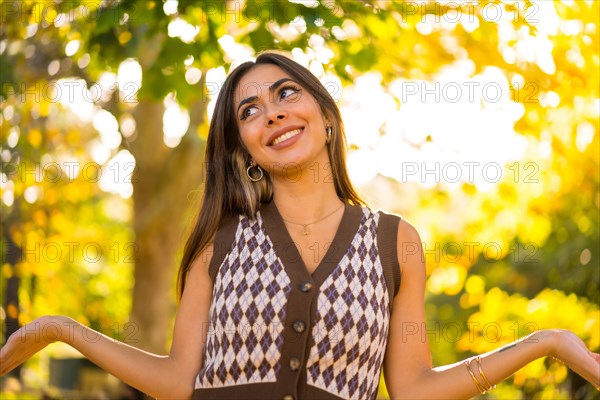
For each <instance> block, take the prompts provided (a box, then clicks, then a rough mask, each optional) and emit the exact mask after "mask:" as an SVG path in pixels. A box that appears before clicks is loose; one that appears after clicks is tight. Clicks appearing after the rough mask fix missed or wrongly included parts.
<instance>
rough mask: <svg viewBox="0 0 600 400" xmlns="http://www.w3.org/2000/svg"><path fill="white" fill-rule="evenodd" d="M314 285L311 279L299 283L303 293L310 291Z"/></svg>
mask: <svg viewBox="0 0 600 400" xmlns="http://www.w3.org/2000/svg"><path fill="white" fill-rule="evenodd" d="M312 287H313V285H312V283H310V282H309V281H304V282H302V283H301V284H300V285H299V289H300V291H301V292H302V293H306V292H310V290H311V289H312Z"/></svg>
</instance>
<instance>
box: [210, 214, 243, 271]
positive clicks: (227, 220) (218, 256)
mask: <svg viewBox="0 0 600 400" xmlns="http://www.w3.org/2000/svg"><path fill="white" fill-rule="evenodd" d="M238 223H239V216H237V215H233V216H227V217H224V218H223V219H222V220H221V223H220V224H219V229H217V232H216V233H215V239H214V243H213V254H212V258H211V259H210V264H209V265H208V274H209V276H210V279H211V281H213V282H214V281H215V277H216V276H217V272H218V271H219V267H220V266H221V264H222V263H223V260H225V256H227V253H229V251H230V250H231V246H232V245H233V241H234V239H235V232H236V230H237V226H238Z"/></svg>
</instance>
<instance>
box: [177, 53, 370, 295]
mask: <svg viewBox="0 0 600 400" xmlns="http://www.w3.org/2000/svg"><path fill="white" fill-rule="evenodd" d="M261 64H272V65H276V66H278V67H279V68H281V69H282V70H283V71H285V72H286V73H287V74H288V75H290V76H291V77H292V78H293V79H294V80H296V81H297V82H298V83H299V84H300V85H301V86H302V87H303V88H304V89H305V90H307V91H308V92H309V93H310V94H311V95H312V96H313V97H314V98H315V99H316V100H317V102H318V103H319V105H320V108H321V112H322V113H323V115H324V116H325V118H326V119H327V120H328V121H329V123H330V124H331V127H332V138H331V142H330V143H329V145H328V153H329V160H330V162H331V174H332V177H333V181H334V185H335V190H336V193H337V195H338V197H339V198H340V199H341V200H343V201H345V202H347V203H349V204H354V205H364V204H366V202H365V201H364V200H362V199H361V198H360V196H359V195H358V193H357V192H356V191H355V189H354V188H353V186H352V183H351V182H350V178H349V177H348V171H347V168H346V137H345V134H344V125H343V123H342V117H341V114H340V110H339V109H338V107H337V105H336V104H335V100H334V99H333V98H332V97H331V95H330V94H329V92H328V91H327V90H326V89H325V87H323V85H322V84H321V82H320V81H319V80H318V79H317V77H316V76H314V75H313V74H312V73H311V72H310V71H309V70H308V69H306V68H304V67H303V66H302V65H300V64H298V63H296V62H295V61H293V60H292V59H290V58H288V57H287V56H285V55H283V54H280V53H279V52H273V51H268V52H264V53H261V54H260V55H259V56H258V57H257V58H256V61H254V62H252V61H248V62H245V63H243V64H240V65H239V66H238V67H236V68H235V69H234V70H233V71H232V72H231V73H230V74H229V76H228V77H227V79H226V80H225V83H224V84H223V87H222V88H221V91H220V92H219V96H218V97H217V102H216V105H215V111H214V113H213V116H212V120H211V123H210V128H209V131H208V139H207V144H206V168H207V173H206V185H205V190H204V194H203V198H202V205H201V207H200V211H199V213H198V217H197V220H196V224H195V226H194V228H193V230H192V232H191V234H190V236H189V238H188V240H187V242H186V244H185V248H184V252H183V258H182V260H181V264H180V266H179V275H178V289H179V297H180V298H181V296H182V294H183V289H184V288H185V281H186V278H187V275H188V273H189V270H190V266H191V264H192V263H193V261H194V260H195V259H196V257H198V255H199V254H200V253H201V252H202V251H203V250H204V249H205V248H206V246H207V245H208V244H209V243H210V241H211V240H212V238H213V236H214V234H215V233H216V231H217V229H218V227H219V224H220V222H221V220H222V219H223V218H224V217H226V216H229V215H238V214H243V215H246V216H249V217H252V216H254V215H255V214H256V212H257V211H258V209H259V207H260V204H261V203H262V202H269V201H271V200H272V198H273V187H272V184H271V179H270V177H269V176H268V173H267V172H266V171H265V172H264V175H265V176H264V178H263V179H262V180H260V181H259V182H252V181H250V180H249V179H248V178H247V176H246V168H247V166H248V162H249V160H250V155H249V154H248V152H247V151H246V149H245V147H244V145H243V143H242V141H241V139H240V134H239V131H238V127H237V122H236V118H235V113H234V104H233V94H234V91H235V89H236V87H237V85H238V83H239V81H240V79H241V78H242V77H243V76H244V75H245V74H247V73H248V72H249V71H250V70H251V69H252V68H254V67H255V66H257V65H261Z"/></svg>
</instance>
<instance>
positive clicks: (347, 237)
mask: <svg viewBox="0 0 600 400" xmlns="http://www.w3.org/2000/svg"><path fill="white" fill-rule="evenodd" d="M260 215H261V217H262V222H263V226H264V228H265V232H266V233H267V236H268V237H269V238H270V240H271V242H272V243H273V246H274V247H275V253H276V254H277V257H278V258H279V259H280V260H281V262H282V263H283V267H284V269H285V271H286V273H287V274H288V276H289V277H290V279H291V280H292V281H294V280H295V279H298V280H304V281H305V280H311V281H313V282H314V283H315V284H317V286H320V285H321V284H322V283H323V282H324V281H325V279H327V277H328V276H329V275H330V274H331V273H332V272H333V270H334V269H335V267H337V266H338V264H339V263H340V261H341V260H342V257H343V256H344V254H346V251H347V250H348V248H349V247H350V245H351V243H352V239H353V238H354V236H355V235H356V233H357V231H358V228H359V225H360V221H361V217H362V209H361V207H359V206H352V205H350V204H347V203H345V204H344V214H343V215H342V219H341V221H340V223H339V225H338V227H337V230H336V232H335V235H334V236H333V240H332V243H331V245H330V246H329V247H328V249H327V252H326V253H325V256H323V258H322V259H321V261H320V262H319V264H318V265H317V267H316V268H315V269H314V271H313V272H312V273H309V272H308V268H307V267H306V265H305V264H304V261H303V260H302V257H301V256H300V253H299V251H298V248H297V247H296V244H295V243H294V241H293V239H292V237H291V235H290V233H289V231H288V229H287V227H286V226H285V223H284V222H283V218H282V217H281V214H280V213H279V210H278V209H277V206H275V202H274V201H271V202H269V203H263V204H262V205H261V208H260Z"/></svg>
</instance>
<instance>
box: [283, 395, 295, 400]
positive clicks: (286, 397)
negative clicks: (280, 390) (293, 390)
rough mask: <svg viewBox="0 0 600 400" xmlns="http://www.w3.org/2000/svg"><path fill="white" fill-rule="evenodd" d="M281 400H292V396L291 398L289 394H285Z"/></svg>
mask: <svg viewBox="0 0 600 400" xmlns="http://www.w3.org/2000/svg"><path fill="white" fill-rule="evenodd" d="M282 400H294V396H292V395H291V394H286V395H285V396H283V399H282Z"/></svg>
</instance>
